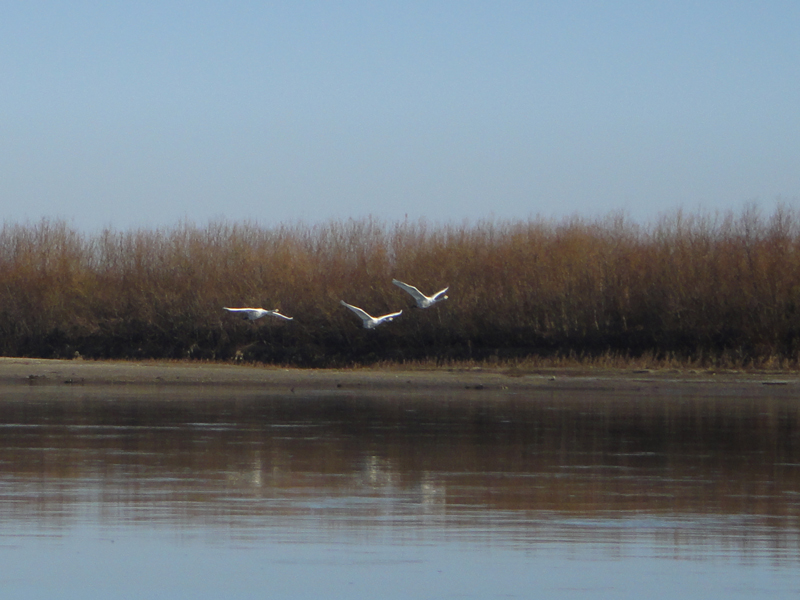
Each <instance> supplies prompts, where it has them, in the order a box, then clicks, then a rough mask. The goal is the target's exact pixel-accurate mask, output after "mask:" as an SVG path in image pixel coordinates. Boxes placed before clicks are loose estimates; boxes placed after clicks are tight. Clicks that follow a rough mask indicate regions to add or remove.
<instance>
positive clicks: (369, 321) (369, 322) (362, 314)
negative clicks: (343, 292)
mask: <svg viewBox="0 0 800 600" xmlns="http://www.w3.org/2000/svg"><path fill="white" fill-rule="evenodd" d="M340 304H341V305H342V306H346V307H347V308H349V309H350V310H352V311H353V312H354V313H356V314H357V315H358V318H359V319H361V323H362V324H363V325H364V329H375V328H376V327H377V326H378V325H380V324H381V323H388V322H389V321H391V320H392V319H394V318H395V317H399V316H400V315H401V314H403V311H402V310H401V311H399V312H396V313H392V314H389V315H383V316H382V317H373V316H371V315H369V314H367V313H366V311H363V310H361V309H360V308H358V307H357V306H353V305H352V304H348V303H347V302H345V301H344V300H342V301H341V302H340Z"/></svg>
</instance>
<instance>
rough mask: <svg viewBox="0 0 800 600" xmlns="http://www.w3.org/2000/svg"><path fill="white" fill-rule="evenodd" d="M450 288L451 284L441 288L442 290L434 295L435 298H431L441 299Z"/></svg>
mask: <svg viewBox="0 0 800 600" xmlns="http://www.w3.org/2000/svg"><path fill="white" fill-rule="evenodd" d="M449 289H450V286H447V287H446V288H444V289H443V290H440V291H438V292H436V293H435V294H434V295H433V298H431V299H432V300H434V301H435V300H439V299H440V298H441V297H442V296H444V295H445V293H447V290H449Z"/></svg>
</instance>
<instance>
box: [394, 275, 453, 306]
mask: <svg viewBox="0 0 800 600" xmlns="http://www.w3.org/2000/svg"><path fill="white" fill-rule="evenodd" d="M392 283H393V284H395V285H396V286H397V287H399V288H400V289H401V290H405V291H406V292H408V293H409V294H411V295H412V296H413V297H414V301H415V302H416V303H417V306H416V307H417V308H428V307H430V306H433V305H434V304H436V303H437V302H441V301H442V300H447V296H445V292H447V290H449V289H450V287H449V286H448V287H446V288H444V289H443V290H441V291H438V292H436V293H435V294H434V295H433V296H426V295H425V294H423V293H422V292H420V291H419V290H418V289H417V288H415V287H414V286H413V285H408V284H407V283H403V282H402V281H398V280H397V279H392ZM412 308H413V307H412Z"/></svg>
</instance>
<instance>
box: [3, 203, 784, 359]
mask: <svg viewBox="0 0 800 600" xmlns="http://www.w3.org/2000/svg"><path fill="white" fill-rule="evenodd" d="M392 278H397V279H400V280H403V281H407V282H409V283H411V284H413V285H416V286H418V287H419V288H420V289H421V290H423V291H424V292H427V293H433V292H435V291H437V290H440V289H441V288H443V287H445V286H450V290H449V292H448V295H449V296H450V299H449V300H447V301H444V302H442V303H440V304H437V305H436V306H434V307H432V308H430V309H426V310H416V309H415V310H411V309H409V305H410V304H411V303H412V300H411V298H410V296H408V295H407V294H406V293H405V292H403V291H402V290H400V289H398V288H397V287H395V286H394V285H392ZM340 300H345V301H347V302H350V303H352V304H355V305H356V306H360V307H362V308H364V309H365V310H367V311H368V312H370V313H371V314H385V313H387V312H392V311H395V310H399V309H401V308H402V309H404V312H403V315H402V316H401V317H399V318H398V319H396V320H395V321H393V322H391V323H388V324H385V325H382V326H381V327H380V328H378V329H376V330H374V331H368V330H364V329H363V328H362V327H361V326H360V323H359V322H358V319H356V318H355V317H354V315H353V314H352V313H350V311H348V310H346V309H345V308H343V307H342V306H340V304H339V301H340ZM223 306H255V307H261V306H263V307H264V308H267V309H273V308H279V309H280V310H281V312H282V313H283V314H286V315H290V316H293V317H294V321H291V322H289V321H283V320H277V319H270V318H265V319H262V320H260V321H256V322H243V321H241V320H239V319H237V318H235V317H234V316H232V315H230V314H227V313H226V312H225V311H223V310H222V307H223ZM0 352H1V353H2V354H3V355H6V356H32V357H61V358H66V357H73V356H74V355H75V353H76V352H78V353H80V355H82V356H84V357H87V358H197V359H216V360H229V359H234V358H243V359H245V360H250V361H261V362H266V363H276V364H286V365H298V366H317V367H319V366H343V365H352V364H370V363H376V362H381V361H434V360H435V361H439V362H443V361H444V362H447V361H459V360H486V359H494V358H498V359H500V360H505V359H507V360H512V361H513V360H517V359H524V358H527V357H531V356H538V357H553V358H558V357H569V356H571V357H575V358H577V359H579V360H594V359H596V358H597V357H601V356H617V357H619V356H621V357H631V358H635V357H640V356H643V355H647V356H650V357H653V358H654V359H655V360H671V359H676V360H684V361H693V362H695V363H698V364H706V365H708V364H718V365H719V364H727V365H731V366H737V365H738V366H775V367H783V368H796V367H797V366H798V357H800V214H798V212H797V211H796V210H794V209H792V208H790V207H787V206H779V207H778V208H777V209H776V210H775V211H774V213H773V214H771V215H769V216H766V217H765V216H762V215H761V214H760V213H759V211H758V210H757V209H756V208H755V207H751V208H747V209H745V210H744V211H742V212H741V213H739V214H733V213H729V214H724V215H687V214H685V213H683V212H677V213H674V214H672V215H669V216H664V217H661V218H660V219H659V220H657V221H656V222H655V223H653V224H650V225H647V226H643V225H638V224H636V223H633V222H631V221H629V220H626V219H625V218H623V217H621V216H616V215H615V216H610V217H607V218H604V219H598V220H584V219H580V218H571V219H566V220H563V221H558V222H556V221H549V220H543V219H536V220H528V221H484V222H479V223H476V224H465V225H452V224H450V225H431V224H428V223H426V222H425V221H418V222H407V221H406V222H400V223H391V224H387V223H384V222H382V221H378V220H374V219H364V220H347V221H332V222H329V223H326V224H323V225H315V226H311V225H302V224H299V225H283V226H277V227H272V228H265V227H261V226H258V225H254V224H248V223H230V222H224V221H222V222H212V223H210V224H209V225H207V226H203V227H200V226H195V225H190V224H180V225H177V226H175V227H172V228H168V229H156V230H146V229H138V230H130V231H115V230H105V231H102V232H100V233H97V234H90V235H87V234H84V233H81V232H79V231H77V230H76V229H74V228H71V227H70V226H69V225H67V224H66V223H64V222H62V221H51V220H43V221H41V222H39V223H35V224H5V225H4V226H3V228H2V231H0Z"/></svg>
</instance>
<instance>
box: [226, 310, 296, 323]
mask: <svg viewBox="0 0 800 600" xmlns="http://www.w3.org/2000/svg"><path fill="white" fill-rule="evenodd" d="M222 308H224V309H225V310H227V311H228V312H232V313H239V314H240V315H241V316H242V318H243V319H244V320H245V321H247V320H250V321H255V320H256V319H260V318H261V317H266V316H267V315H269V316H270V317H279V318H281V319H286V320H287V321H291V320H292V317H287V316H286V315H282V314H281V313H280V312H278V309H277V308H276V309H275V310H264V309H263V308H228V307H227V306H223V307H222Z"/></svg>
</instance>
